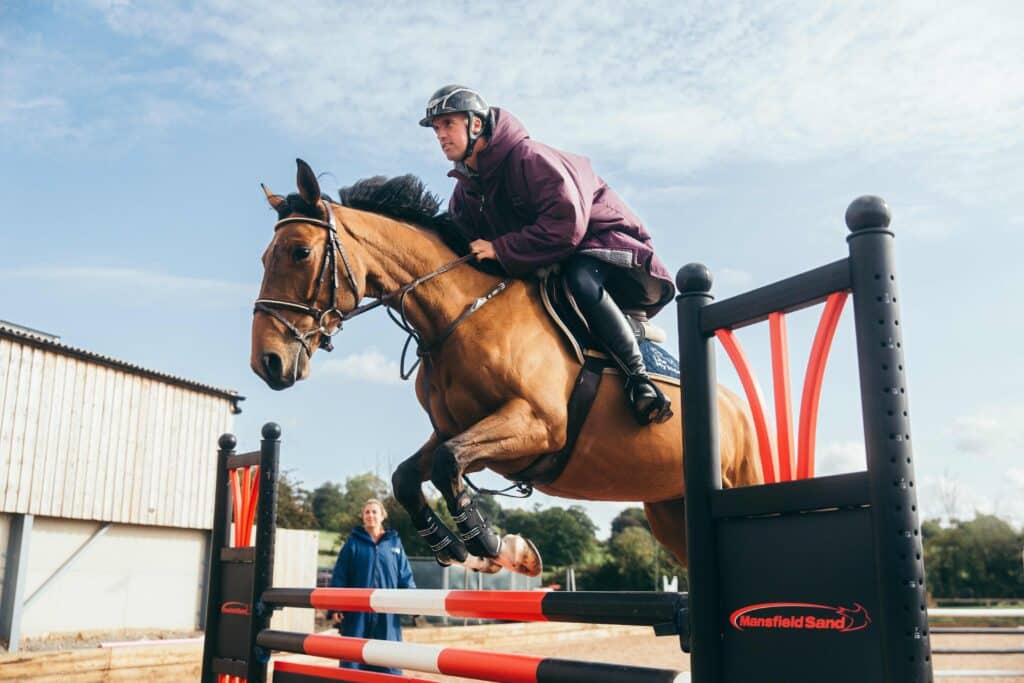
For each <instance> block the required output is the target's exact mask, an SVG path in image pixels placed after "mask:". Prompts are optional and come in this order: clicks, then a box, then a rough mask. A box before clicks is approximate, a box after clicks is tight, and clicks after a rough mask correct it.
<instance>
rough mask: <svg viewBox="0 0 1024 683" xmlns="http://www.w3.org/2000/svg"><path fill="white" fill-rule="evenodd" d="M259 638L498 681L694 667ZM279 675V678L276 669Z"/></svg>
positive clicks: (611, 681) (654, 681) (665, 681)
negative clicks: (670, 667)
mask: <svg viewBox="0 0 1024 683" xmlns="http://www.w3.org/2000/svg"><path fill="white" fill-rule="evenodd" d="M256 643H257V644H258V645H259V646H260V647H263V648H266V649H267V650H278V651H284V652H296V653H299V654H307V655H313V656H315V657H330V658H332V659H341V660H344V661H346V662H358V663H361V664H372V665H374V666H386V667H394V668H399V669H412V670H413V671H421V672H427V673H435V674H446V675H449V676H461V677H463V678H473V679H476V680H481V681H493V682H494V683H684V682H688V681H689V680H690V675H689V674H688V673H685V672H682V671H672V670H669V669H652V668H648V667H641V666H626V665H621V664H603V663H598V662H582V661H576V660H571V659H556V658H552V657H537V656H533V655H520V654H511V653H507V652H488V651H482V650H466V649H462V648H454V647H437V646H433V645H413V644H409V643H401V642H395V641H390V640H367V639H364V638H349V637H344V636H333V635H329V636H328V635H308V634H305V633H289V632H286V631H271V630H265V631H261V632H260V633H259V635H257V636H256ZM274 680H275V683H278V679H277V677H276V673H275V678H274ZM282 680H286V679H282ZM312 680H316V679H312ZM342 680H344V679H342Z"/></svg>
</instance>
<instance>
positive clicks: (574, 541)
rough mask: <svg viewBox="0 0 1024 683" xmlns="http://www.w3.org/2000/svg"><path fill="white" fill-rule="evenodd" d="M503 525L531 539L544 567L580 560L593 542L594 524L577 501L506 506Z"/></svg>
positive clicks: (561, 565)
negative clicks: (565, 504)
mask: <svg viewBox="0 0 1024 683" xmlns="http://www.w3.org/2000/svg"><path fill="white" fill-rule="evenodd" d="M505 529H506V531H507V532H508V533H511V534H521V535H523V536H525V537H527V538H529V539H530V540H532V541H533V542H534V544H536V546H537V549H538V550H539V551H540V554H541V557H542V558H544V563H545V565H547V566H548V567H556V566H559V567H564V566H567V565H571V564H577V563H580V562H584V561H585V560H586V559H587V557H588V556H589V555H590V554H592V552H593V551H594V550H595V548H596V546H597V537H596V536H595V532H596V531H597V526H596V525H595V524H594V522H593V521H592V520H591V519H590V517H588V516H587V513H586V511H585V510H584V509H583V508H582V507H581V506H579V505H573V506H571V507H570V508H568V509H566V508H562V507H553V508H547V509H546V510H540V509H534V511H533V512H529V511H526V510H506V511H505Z"/></svg>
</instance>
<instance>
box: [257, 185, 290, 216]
mask: <svg viewBox="0 0 1024 683" xmlns="http://www.w3.org/2000/svg"><path fill="white" fill-rule="evenodd" d="M260 187H262V188H263V194H265V195H267V201H268V202H269V203H270V205H271V206H272V207H274V211H278V212H280V211H281V207H282V206H284V205H285V204H287V203H288V202H287V200H285V198H284V197H282V196H281V195H279V194H274V193H273V192H271V191H270V190H269V189H267V186H266V185H264V184H263V183H260Z"/></svg>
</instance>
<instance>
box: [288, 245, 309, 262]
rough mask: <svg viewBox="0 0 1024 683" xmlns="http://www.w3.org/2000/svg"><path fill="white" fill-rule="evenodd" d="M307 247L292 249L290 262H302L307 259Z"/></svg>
mask: <svg viewBox="0 0 1024 683" xmlns="http://www.w3.org/2000/svg"><path fill="white" fill-rule="evenodd" d="M309 252H310V250H309V247H295V248H294V249H292V260H293V261H303V260H305V259H307V258H309Z"/></svg>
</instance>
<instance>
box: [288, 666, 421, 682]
mask: <svg viewBox="0 0 1024 683" xmlns="http://www.w3.org/2000/svg"><path fill="white" fill-rule="evenodd" d="M324 681H346V682H347V683H399V681H405V683H436V681H430V680H427V679H426V678H412V677H410V676H395V675H393V674H385V673H378V672H376V671H360V670H358V669H339V668H338V667H337V666H322V665H319V664H301V663H299V662H289V661H286V660H279V661H276V662H274V683H324Z"/></svg>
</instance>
